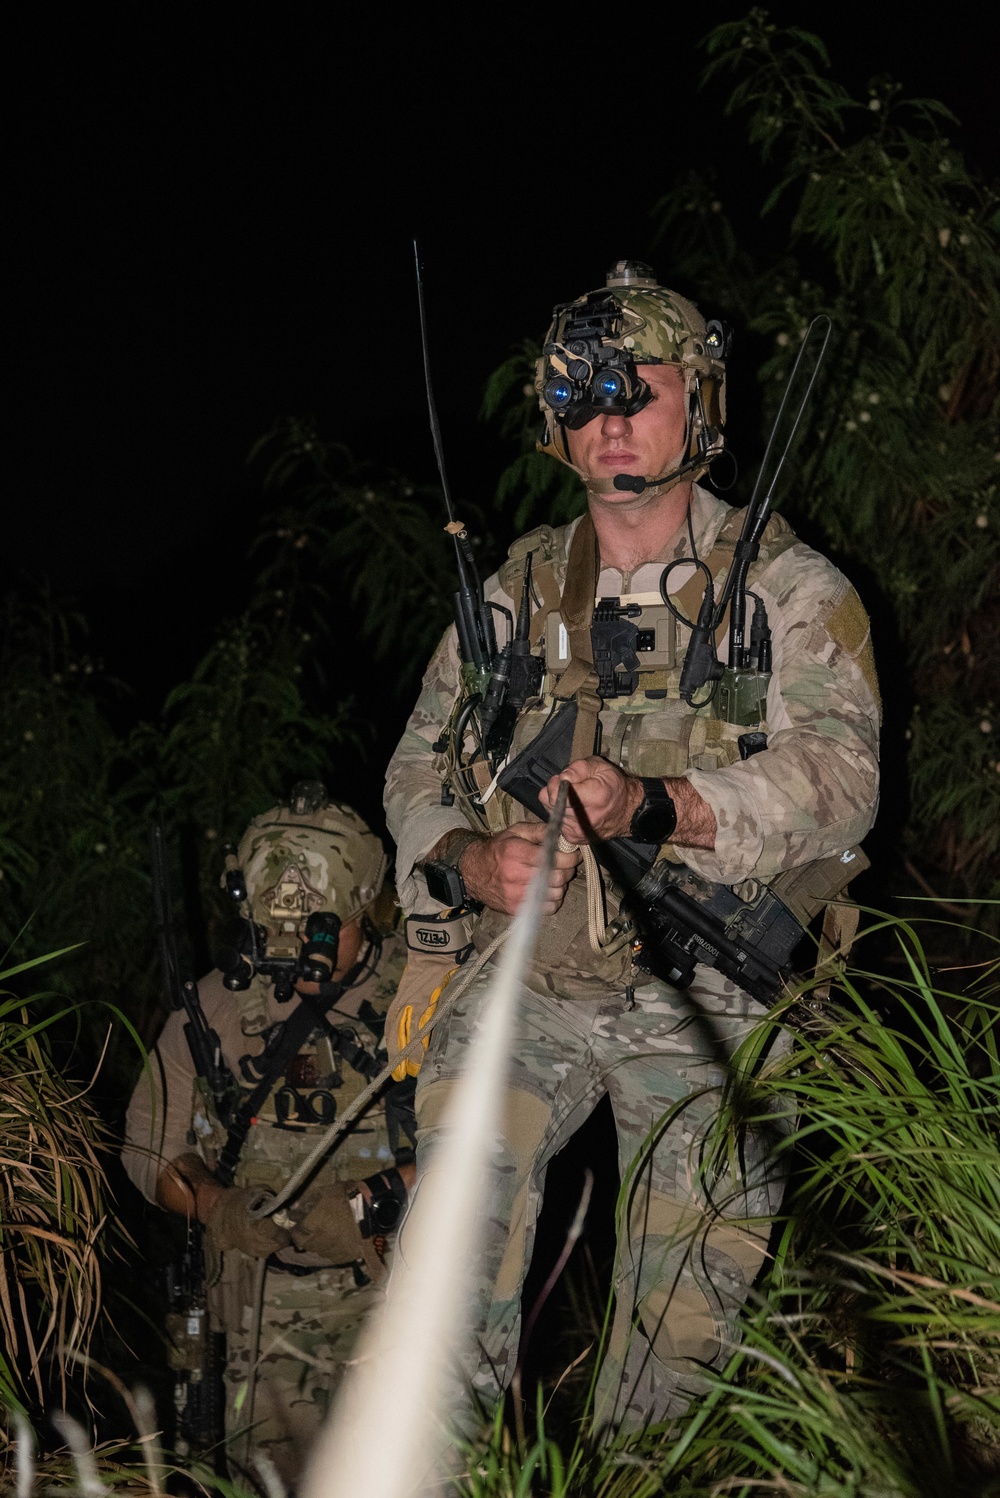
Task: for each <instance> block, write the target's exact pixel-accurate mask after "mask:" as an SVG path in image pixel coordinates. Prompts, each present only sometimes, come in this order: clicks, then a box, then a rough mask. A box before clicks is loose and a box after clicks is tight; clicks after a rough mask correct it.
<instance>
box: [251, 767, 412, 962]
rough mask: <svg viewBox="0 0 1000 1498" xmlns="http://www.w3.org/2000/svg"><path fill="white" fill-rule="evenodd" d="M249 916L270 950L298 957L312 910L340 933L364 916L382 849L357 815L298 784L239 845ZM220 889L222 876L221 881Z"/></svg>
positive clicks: (382, 867)
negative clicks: (330, 919)
mask: <svg viewBox="0 0 1000 1498" xmlns="http://www.w3.org/2000/svg"><path fill="white" fill-rule="evenodd" d="M236 861H237V863H238V864H239V867H240V869H241V870H242V873H243V878H244V882H245V888H246V903H247V905H248V906H249V914H250V915H251V917H252V919H253V920H254V921H256V922H257V924H258V925H259V926H263V927H264V929H265V931H266V932H267V949H268V952H269V953H270V954H272V955H274V954H277V953H278V952H280V950H281V949H282V948H283V947H284V946H285V945H287V946H288V948H289V951H290V952H294V951H297V950H298V944H299V942H300V941H301V939H302V934H303V932H304V929H305V923H306V921H307V920H308V918H309V917H310V916H311V915H313V914H314V913H315V912H316V911H320V910H329V911H333V912H334V914H335V915H337V916H339V918H340V923H341V926H346V925H347V924H348V922H350V921H353V920H355V919H356V918H357V917H358V916H361V915H363V914H364V913H365V912H366V911H368V910H369V909H370V908H371V906H372V905H373V904H374V902H375V900H376V899H377V898H378V894H379V891H380V890H381V888H382V884H383V882H384V880H385V873H386V866H387V860H386V856H385V850H384V849H383V847H382V843H381V841H380V839H379V838H378V837H376V835H375V833H374V832H372V830H371V828H370V827H368V826H366V824H365V823H364V822H363V821H362V820H361V818H360V817H359V816H358V814H357V812H356V811H352V810H351V808H350V807H349V806H344V805H342V804H341V803H340V802H338V801H331V800H329V799H328V798H327V794H326V789H325V787H324V786H322V785H321V784H320V783H319V782H318V781H305V782H300V784H299V785H296V786H294V787H293V789H292V794H291V795H290V797H289V802H288V805H282V806H275V807H274V808H273V809H272V810H271V811H266V812H264V813H263V814H262V815H261V816H259V817H255V818H254V819H253V821H252V822H251V823H250V826H249V827H248V828H247V830H246V832H245V833H244V834H243V837H242V838H241V839H240V844H239V847H238V848H237V851H236ZM223 882H225V876H223Z"/></svg>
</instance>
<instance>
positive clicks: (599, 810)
mask: <svg viewBox="0 0 1000 1498" xmlns="http://www.w3.org/2000/svg"><path fill="white" fill-rule="evenodd" d="M563 780H565V781H567V782H568V783H569V785H570V796H569V800H568V802H567V803H566V816H565V817H564V819H563V826H562V835H563V837H564V838H565V839H566V841H567V842H568V843H583V842H587V841H588V840H589V839H590V838H591V837H599V838H602V839H607V838H611V837H627V836H628V834H629V830H630V828H631V826H632V818H633V816H634V815H635V813H636V811H637V810H638V808H639V805H640V803H641V801H642V781H641V780H637V779H636V777H635V776H634V775H626V774H625V773H624V771H622V770H619V769H618V767H617V766H616V765H613V764H611V762H610V760H606V759H601V758H600V756H599V755H597V754H592V755H590V757H589V758H588V759H575V760H574V761H573V763H572V764H571V765H567V766H566V768H565V770H560V772H559V774H558V775H553V777H552V779H551V780H550V781H549V783H548V785H547V786H546V787H545V789H544V790H543V791H542V793H541V795H540V797H539V800H540V801H541V802H542V805H543V806H548V807H552V806H554V805H555V800H556V796H557V795H558V794H559V784H560V781H563Z"/></svg>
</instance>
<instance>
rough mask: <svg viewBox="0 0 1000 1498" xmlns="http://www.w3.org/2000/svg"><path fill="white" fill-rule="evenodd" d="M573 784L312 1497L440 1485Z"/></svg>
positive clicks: (325, 1437) (376, 1496) (317, 1464)
mask: <svg viewBox="0 0 1000 1498" xmlns="http://www.w3.org/2000/svg"><path fill="white" fill-rule="evenodd" d="M565 806H566V788H565V786H563V787H562V789H561V790H560V793H559V798H558V799H557V801H556V805H555V807H554V809H553V813H552V818H551V821H550V823H549V829H548V831H547V833H546V837H545V841H544V843H543V845H542V859H541V863H540V866H539V868H538V869H537V870H536V872H535V875H534V877H533V879H532V882H531V885H530V887H529V889H528V892H527V895H526V897H525V899H524V901H523V902H522V905H521V908H520V910H519V911H518V914H517V916H516V918H515V920H514V922H513V924H512V925H511V927H510V934H509V940H508V942H507V946H506V949H505V951H504V954H503V957H502V959H501V961H500V963H499V965H498V968H497V971H496V974H495V976H494V978H493V981H492V982H491V984H490V988H489V990H488V992H487V994H486V995H485V997H484V1000H483V1005H482V1008H481V1011H480V1018H479V1022H478V1024H477V1026H476V1030H475V1034H474V1037H473V1040H472V1043H471V1044H470V1045H469V1047H468V1053H467V1060H466V1067H465V1071H464V1073H463V1075H462V1076H461V1077H460V1078H459V1080H458V1082H457V1083H456V1085H455V1086H454V1088H453V1089H452V1092H451V1095H450V1098H449V1102H448V1107H447V1109H446V1112H445V1115H444V1118H443V1119H442V1130H441V1143H440V1145H439V1147H438V1148H437V1150H436V1152H435V1155H434V1158H433V1163H432V1168H431V1169H430V1170H428V1171H427V1173H426V1174H425V1175H424V1176H423V1177H422V1178H421V1180H420V1181H419V1182H418V1185H417V1188H416V1190H415V1192H414V1194H413V1201H412V1205H411V1209H410V1211H409V1213H408V1215H407V1217H406V1220H405V1223H404V1225H403V1229H402V1232H401V1235H400V1239H399V1240H398V1241H397V1245H396V1255H395V1262H394V1264H393V1269H392V1276H391V1279H390V1281H389V1290H388V1297H387V1300H386V1303H385V1307H384V1310H382V1311H380V1312H378V1313H376V1316H375V1317H374V1318H373V1319H372V1321H371V1322H370V1323H369V1326H368V1328H367V1331H366V1333H365V1335H364V1337H363V1339H362V1342H361V1346H360V1349H359V1351H358V1352H357V1353H356V1355H355V1362H354V1366H353V1367H352V1368H351V1370H350V1372H349V1374H348V1376H347V1378H345V1380H344V1383H343V1384H342V1386H341V1389H340V1391H339V1393H338V1396H337V1401H336V1404H335V1406H334V1410H333V1414H332V1417H331V1419H330V1421H329V1422H328V1424H327V1425H326V1427H325V1428H324V1430H323V1432H322V1434H321V1435H320V1438H319V1440H318V1442H317V1443H316V1445H315V1447H314V1450H313V1456H312V1460H311V1463H310V1466H309V1469H308V1471H307V1473H306V1478H305V1482H304V1484H303V1487H302V1494H303V1498H358V1495H359V1494H364V1498H414V1495H416V1494H417V1493H424V1492H430V1491H435V1492H436V1493H438V1494H440V1491H441V1489H440V1486H439V1485H438V1484H436V1483H435V1481H434V1474H433V1470H432V1469H433V1466H434V1462H435V1457H436V1454H437V1452H439V1451H440V1450H441V1448H442V1446H443V1445H444V1444H445V1434H444V1433H445V1432H446V1431H447V1429H448V1426H449V1421H450V1416H451V1414H452V1412H451V1411H450V1410H448V1409H446V1408H445V1405H444V1399H445V1396H444V1380H445V1375H446V1373H447V1372H448V1371H449V1370H450V1369H452V1368H454V1366H455V1365H456V1364H460V1363H461V1361H462V1355H463V1353H464V1352H466V1351H467V1350H468V1349H469V1343H470V1340H471V1335H470V1334H471V1322H472V1320H473V1317H472V1291H471V1286H470V1285H469V1283H468V1276H469V1271H470V1269H471V1268H472V1267H473V1266H474V1265H475V1263H476V1261H477V1257H478V1243H479V1235H480V1229H481V1227H482V1225H483V1218H484V1209H485V1205H486V1203H485V1200H484V1186H485V1182H486V1181H487V1179H488V1176H489V1170H488V1162H489V1159H490V1154H491V1149H492V1148H493V1146H494V1140H495V1134H496V1128H497V1121H498V1119H499V1117H500V1113H501V1109H502V1103H503V1089H504V1084H505V1078H506V1070H507V1057H508V1053H509V1050H510V1045H511V1034H512V1025H513V1016H514V1013H515V1010H516V1005H517V995H518V990H519V986H520V983H521V977H522V974H523V972H524V970H525V968H526V967H527V965H528V963H529V962H530V960H531V954H532V950H533V948H534V943H535V936H536V934H537V930H538V925H539V922H540V920H541V911H542V906H543V905H544V903H545V898H546V893H547V889H548V884H549V878H550V874H551V870H552V868H553V864H554V860H555V855H556V848H557V841H558V836H559V827H560V825H561V822H562V817H563V813H564V811H565Z"/></svg>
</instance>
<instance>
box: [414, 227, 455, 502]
mask: <svg viewBox="0 0 1000 1498" xmlns="http://www.w3.org/2000/svg"><path fill="white" fill-rule="evenodd" d="M413 260H414V264H415V266H416V271H417V306H418V307H419V308H420V348H421V351H422V353H423V356H424V386H425V388H426V390H427V414H428V415H429V416H430V419H431V437H432V439H433V442H434V456H435V458H436V459H437V466H438V474H439V475H440V478H441V488H442V489H443V490H444V503H445V509H446V510H447V511H448V523H449V524H450V525H454V523H455V511H454V509H453V507H452V503H451V490H450V489H449V487H448V474H447V472H446V471H445V466H444V446H443V444H442V442H441V422H440V421H439V419H438V412H437V402H436V401H435V399H434V386H433V384H432V383H431V355H430V349H429V347H428V344H427V308H426V306H425V305H424V278H423V274H422V272H421V269H420V250H419V248H418V246H417V241H416V240H414V241H413Z"/></svg>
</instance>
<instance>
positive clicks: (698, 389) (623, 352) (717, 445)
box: [535, 260, 731, 491]
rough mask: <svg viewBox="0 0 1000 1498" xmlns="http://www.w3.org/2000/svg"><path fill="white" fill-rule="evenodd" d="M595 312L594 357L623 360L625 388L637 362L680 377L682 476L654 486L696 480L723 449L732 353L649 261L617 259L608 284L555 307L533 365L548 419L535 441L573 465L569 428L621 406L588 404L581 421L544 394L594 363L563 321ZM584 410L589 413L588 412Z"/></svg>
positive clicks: (725, 334) (713, 325)
mask: <svg viewBox="0 0 1000 1498" xmlns="http://www.w3.org/2000/svg"><path fill="white" fill-rule="evenodd" d="M590 310H592V311H593V312H594V313H595V314H597V316H596V318H595V327H596V326H597V324H599V323H602V324H603V329H604V330H606V331H604V333H603V336H600V337H598V338H595V340H594V342H595V344H596V345H598V348H597V350H596V351H597V352H598V354H599V355H600V354H602V353H603V354H606V355H607V356H609V358H610V361H611V364H612V365H614V364H616V363H617V362H619V361H621V363H622V364H623V366H624V371H625V380H626V393H627V381H628V379H629V375H628V370H629V367H630V366H631V372H632V378H633V379H634V378H635V371H634V365H639V364H674V365H677V366H678V367H679V368H680V369H681V371H682V372H683V375H684V388H685V391H686V392H687V395H688V412H689V415H688V445H687V455H686V459H685V461H684V464H683V475H682V474H677V475H675V476H674V478H673V479H672V480H671V482H669V483H665V484H663V485H658V486H657V488H658V489H660V490H661V491H665V490H666V489H667V488H669V487H672V483H673V482H676V480H677V479H678V478H680V477H681V476H691V477H693V478H697V477H700V475H701V474H703V473H704V472H705V471H706V470H707V468H708V466H709V464H710V463H711V462H712V460H713V459H714V458H716V457H718V456H719V455H720V453H721V452H722V451H723V449H724V447H725V438H724V436H723V434H722V428H723V426H724V425H725V420H726V401H725V378H726V365H725V359H726V355H727V354H728V352H729V344H730V342H731V335H730V334H729V331H728V329H726V328H725V327H724V326H723V324H722V323H719V322H716V321H712V322H706V320H705V318H704V317H702V315H701V313H700V312H699V311H698V308H697V307H696V306H695V305H694V303H693V302H689V301H688V300H687V299H686V298H685V297H682V296H680V295H678V293H677V292H676V291H670V290H668V289H667V287H665V286H659V285H658V284H657V282H656V278H655V276H654V275H653V272H652V270H651V269H650V267H649V266H648V265H644V264H642V262H640V261H637V260H617V261H616V262H615V263H614V265H613V266H612V267H611V269H610V270H609V272H608V275H607V281H606V285H605V286H604V287H603V288H602V289H601V290H599V291H593V292H588V293H586V294H585V295H584V296H582V297H579V298H578V299H577V300H576V301H575V302H567V303H565V304H564V305H562V306H559V307H556V308H555V310H554V315H553V321H552V324H551V326H550V328H549V331H548V333H547V334H546V336H545V342H544V344H543V348H542V355H541V358H539V359H538V361H537V363H536V365H535V391H536V393H537V395H538V404H539V407H540V409H541V411H542V415H543V416H544V418H545V433H544V436H543V438H542V440H541V442H540V443H539V444H538V448H539V451H540V452H547V453H549V454H551V456H552V457H555V458H558V459H559V460H560V461H561V462H563V463H566V464H567V465H568V466H569V467H571V468H572V467H573V464H572V462H571V460H570V455H569V445H568V441H567V436H566V429H567V427H572V426H576V425H580V424H582V423H583V421H586V420H590V419H591V418H592V417H596V416H598V415H599V414H600V412H601V410H602V409H603V410H605V411H608V412H612V411H615V410H619V411H620V410H622V409H624V408H623V407H622V406H621V405H617V406H616V405H615V404H614V403H613V397H612V401H611V402H609V401H605V402H603V403H601V404H600V405H598V406H597V407H593V408H584V409H583V411H582V419H581V418H580V417H578V418H577V419H576V420H574V419H573V418H572V417H567V416H566V415H565V414H563V413H562V412H560V411H559V410H558V409H557V408H556V407H555V406H554V405H553V404H552V401H551V399H548V398H547V394H548V393H550V392H551V386H552V384H553V375H554V374H555V375H556V376H566V375H567V373H568V374H569V375H570V376H573V375H576V377H577V378H578V379H579V378H581V377H584V378H586V376H585V375H584V368H583V366H584V365H587V364H589V363H592V362H593V360H592V359H591V360H589V361H588V359H587V354H588V353H590V354H593V352H594V350H592V349H587V348H585V347H584V346H583V345H580V344H576V343H574V342H573V340H572V338H571V337H566V334H567V331H569V328H568V325H569V324H571V323H572V322H573V321H574V320H575V319H579V318H581V317H586V315H587V313H588V311H590ZM574 355H577V356H578V357H579V356H581V355H582V359H583V364H582V365H581V364H576V363H575V361H574ZM648 399H649V397H648V395H647V396H646V399H645V400H643V399H642V398H641V396H640V397H639V398H638V399H636V400H634V401H633V402H632V406H631V411H630V412H629V414H632V413H633V412H635V411H638V410H641V409H642V407H643V405H645V404H646V403H647V401H648ZM588 412H589V414H588Z"/></svg>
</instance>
